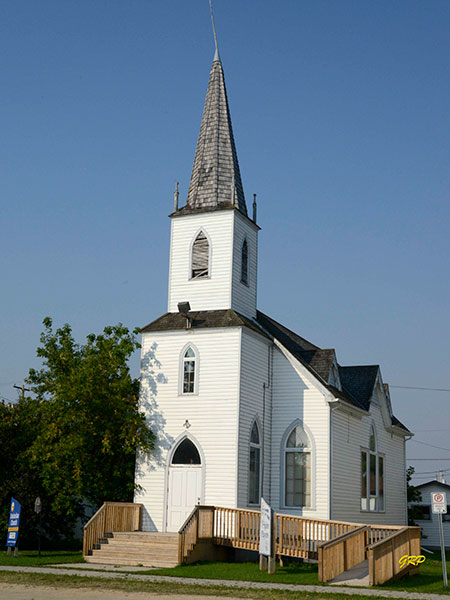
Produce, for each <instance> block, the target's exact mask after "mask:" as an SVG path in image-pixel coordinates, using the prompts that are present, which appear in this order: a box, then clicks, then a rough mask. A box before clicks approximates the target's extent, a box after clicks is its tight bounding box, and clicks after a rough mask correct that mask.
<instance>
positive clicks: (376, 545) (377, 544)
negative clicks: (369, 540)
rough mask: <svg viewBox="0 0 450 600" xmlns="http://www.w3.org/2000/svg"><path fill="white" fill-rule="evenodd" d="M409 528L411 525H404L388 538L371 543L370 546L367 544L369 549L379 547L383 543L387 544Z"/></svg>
mask: <svg viewBox="0 0 450 600" xmlns="http://www.w3.org/2000/svg"><path fill="white" fill-rule="evenodd" d="M408 529H409V527H402V528H401V529H399V530H398V531H396V532H395V533H393V534H392V535H390V536H389V537H388V538H384V540H380V541H379V542H375V543H374V544H370V546H367V550H374V549H375V548H378V546H382V545H383V544H386V542H388V541H389V542H390V541H392V540H393V539H394V538H395V537H397V536H399V535H401V534H402V533H404V532H405V531H408Z"/></svg>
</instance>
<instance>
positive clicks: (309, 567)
mask: <svg viewBox="0 0 450 600" xmlns="http://www.w3.org/2000/svg"><path fill="white" fill-rule="evenodd" d="M426 556H427V558H426V560H425V562H424V563H422V564H421V565H420V573H419V575H414V576H413V577H404V578H403V579H400V580H398V581H392V582H390V583H386V584H384V585H382V586H377V587H378V588H379V589H388V590H405V591H408V592H421V593H423V594H426V593H430V594H431V593H433V594H448V595H450V588H446V589H444V585H443V581H442V566H441V560H440V558H441V555H440V553H438V552H435V553H434V554H433V555H430V554H427V555H426ZM449 560H450V553H447V572H448V573H449V576H450V562H449ZM148 573H149V574H151V575H169V576H172V577H198V578H199V579H235V580H238V581H269V582H272V583H293V584H298V585H323V584H320V583H319V581H318V580H317V565H315V564H308V563H303V564H302V563H291V564H290V565H287V566H285V567H279V566H278V565H277V569H276V572H275V574H274V575H268V574H267V572H266V571H260V570H259V565H258V564H257V563H251V562H248V563H224V562H210V563H206V562H204V563H198V564H195V565H180V566H178V567H175V568H173V569H158V570H154V571H148ZM333 597H334V596H333Z"/></svg>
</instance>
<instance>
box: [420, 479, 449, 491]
mask: <svg viewBox="0 0 450 600" xmlns="http://www.w3.org/2000/svg"><path fill="white" fill-rule="evenodd" d="M426 485H437V486H438V487H440V488H442V489H443V490H450V485H449V484H448V483H442V481H436V480H434V479H432V480H431V481H427V482H426V483H421V484H420V485H415V486H414V487H415V488H416V490H417V489H419V488H423V487H425V486H426Z"/></svg>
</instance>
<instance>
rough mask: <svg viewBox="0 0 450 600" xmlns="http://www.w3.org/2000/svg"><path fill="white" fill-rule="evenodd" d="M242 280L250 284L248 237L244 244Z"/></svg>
mask: <svg viewBox="0 0 450 600" xmlns="http://www.w3.org/2000/svg"><path fill="white" fill-rule="evenodd" d="M241 281H242V283H245V285H248V244H247V240H246V239H245V240H244V243H243V244H242V255H241Z"/></svg>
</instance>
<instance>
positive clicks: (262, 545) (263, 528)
mask: <svg viewBox="0 0 450 600" xmlns="http://www.w3.org/2000/svg"><path fill="white" fill-rule="evenodd" d="M259 553H260V554H262V555H263V556H272V509H271V508H270V506H269V505H268V504H267V502H266V501H265V500H264V498H261V522H260V526H259Z"/></svg>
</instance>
